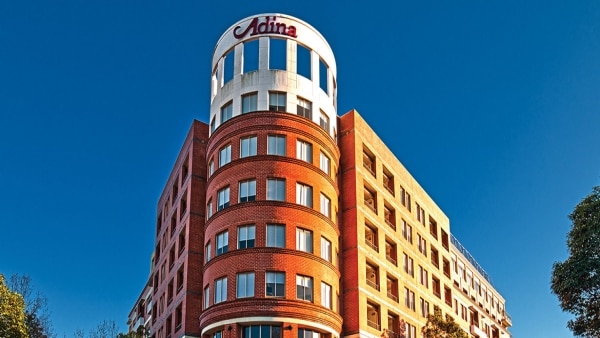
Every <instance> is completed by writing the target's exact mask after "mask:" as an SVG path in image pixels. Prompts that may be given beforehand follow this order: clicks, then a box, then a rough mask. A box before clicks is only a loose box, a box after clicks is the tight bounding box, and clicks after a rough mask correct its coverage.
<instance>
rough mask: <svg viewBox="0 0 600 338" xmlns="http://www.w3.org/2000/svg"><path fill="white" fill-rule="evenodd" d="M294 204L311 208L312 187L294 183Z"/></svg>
mask: <svg viewBox="0 0 600 338" xmlns="http://www.w3.org/2000/svg"><path fill="white" fill-rule="evenodd" d="M296 203H298V204H300V205H303V206H305V207H309V208H312V206H313V202H312V187H311V186H310V185H306V184H302V183H296Z"/></svg>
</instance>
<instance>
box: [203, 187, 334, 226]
mask: <svg viewBox="0 0 600 338" xmlns="http://www.w3.org/2000/svg"><path fill="white" fill-rule="evenodd" d="M238 184H239V189H238V196H237V202H238V203H244V202H251V201H255V200H256V179H248V180H243V181H240V182H239V183H238ZM265 200H267V201H285V200H286V180H285V179H284V178H268V179H267V180H266V196H265ZM230 201H231V187H230V186H226V187H224V188H221V189H219V190H218V191H217V198H216V202H217V203H216V211H221V210H223V209H225V208H227V207H229V206H230ZM296 203H297V204H299V205H303V206H305V207H308V208H313V187H312V186H310V185H308V184H304V183H300V182H297V183H296ZM214 207H215V206H214V205H213V200H212V198H211V199H209V201H208V203H207V204H206V218H207V219H209V218H210V217H212V216H213V213H214V211H215V210H214ZM319 211H320V212H321V213H322V214H323V215H324V216H325V217H327V218H331V198H329V197H328V196H327V195H325V194H324V193H322V192H321V193H319Z"/></svg>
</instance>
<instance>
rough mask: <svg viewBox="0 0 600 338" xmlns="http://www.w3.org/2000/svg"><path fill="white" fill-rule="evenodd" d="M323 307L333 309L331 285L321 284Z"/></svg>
mask: <svg viewBox="0 0 600 338" xmlns="http://www.w3.org/2000/svg"><path fill="white" fill-rule="evenodd" d="M321 305H322V306H324V307H326V308H328V309H331V285H329V284H327V283H323V282H321Z"/></svg>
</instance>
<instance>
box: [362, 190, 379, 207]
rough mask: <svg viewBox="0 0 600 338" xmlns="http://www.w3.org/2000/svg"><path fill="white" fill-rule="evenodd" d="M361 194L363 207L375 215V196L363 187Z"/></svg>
mask: <svg viewBox="0 0 600 338" xmlns="http://www.w3.org/2000/svg"><path fill="white" fill-rule="evenodd" d="M363 194H364V202H365V205H366V206H367V207H368V208H369V209H371V210H372V211H373V212H375V213H377V194H376V193H375V192H374V191H372V190H371V189H369V188H367V187H364V190H363Z"/></svg>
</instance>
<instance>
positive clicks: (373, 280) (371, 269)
mask: <svg viewBox="0 0 600 338" xmlns="http://www.w3.org/2000/svg"><path fill="white" fill-rule="evenodd" d="M365 276H366V277H367V278H366V281H367V285H368V286H370V287H372V288H373V289H375V290H377V291H379V267H378V266H377V265H374V264H371V263H369V262H367V264H366V265H365Z"/></svg>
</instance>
